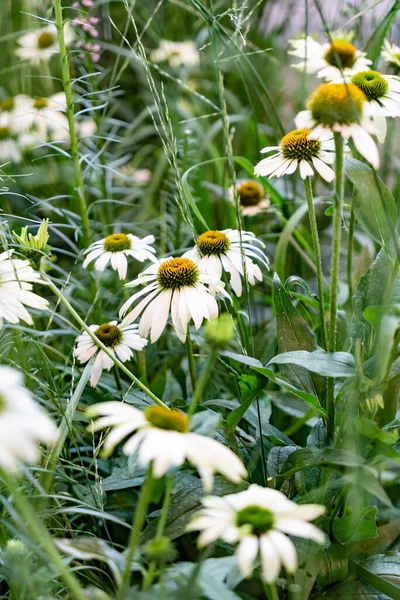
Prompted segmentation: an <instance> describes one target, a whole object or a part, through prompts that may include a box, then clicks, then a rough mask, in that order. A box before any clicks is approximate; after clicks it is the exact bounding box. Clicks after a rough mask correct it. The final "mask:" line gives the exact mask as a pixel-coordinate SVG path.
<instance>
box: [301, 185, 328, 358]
mask: <svg viewBox="0 0 400 600" xmlns="http://www.w3.org/2000/svg"><path fill="white" fill-rule="evenodd" d="M304 190H305V193H306V198H307V206H308V217H309V219H310V228H311V237H312V241H313V246H314V252H315V262H316V267H317V280H318V299H319V318H320V321H321V334H322V344H323V347H324V348H326V347H327V335H326V323H325V307H324V275H323V272H322V260H321V246H320V243H319V235H318V225H317V217H316V214H315V208H314V202H313V193H312V185H311V179H310V177H306V178H305V180H304Z"/></svg>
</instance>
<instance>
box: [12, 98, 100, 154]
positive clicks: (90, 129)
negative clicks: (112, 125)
mask: <svg viewBox="0 0 400 600" xmlns="http://www.w3.org/2000/svg"><path fill="white" fill-rule="evenodd" d="M65 111H66V99H65V94H64V92H58V93H57V94H53V95H52V96H49V97H47V98H39V97H37V98H32V97H30V96H27V95H25V94H19V95H18V96H14V97H9V98H3V99H2V100H0V161H1V162H6V161H12V162H19V161H20V160H21V153H22V152H23V151H24V150H28V149H30V148H34V147H36V146H39V145H41V144H42V143H43V142H48V141H58V142H60V141H62V142H65V141H68V140H69V126H68V119H67V117H66V114H65ZM95 130H96V123H95V121H94V120H93V119H90V118H86V119H83V120H81V121H78V122H77V133H78V135H79V136H80V137H81V138H84V137H90V136H91V135H93V133H94V132H95Z"/></svg>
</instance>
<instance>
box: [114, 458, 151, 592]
mask: <svg viewBox="0 0 400 600" xmlns="http://www.w3.org/2000/svg"><path fill="white" fill-rule="evenodd" d="M153 483H154V480H153V476H152V474H151V466H150V468H149V470H148V473H147V477H146V479H145V481H144V483H143V485H142V489H141V490H140V495H139V501H138V505H137V509H136V511H135V514H134V517H133V522H132V529H131V534H130V536H129V540H128V551H127V553H126V559H125V560H126V564H125V570H124V572H123V574H122V578H121V585H120V588H119V590H118V599H119V600H124V598H125V593H126V588H127V587H128V585H129V580H130V576H131V569H132V560H133V558H134V556H135V552H136V548H137V546H138V543H139V537H140V532H141V531H142V527H143V523H144V519H145V516H146V509H147V506H148V504H149V502H150V499H151V492H152V490H153Z"/></svg>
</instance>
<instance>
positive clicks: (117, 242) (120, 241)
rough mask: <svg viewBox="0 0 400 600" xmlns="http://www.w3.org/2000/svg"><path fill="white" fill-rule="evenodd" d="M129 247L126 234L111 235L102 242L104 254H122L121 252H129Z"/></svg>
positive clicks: (129, 241) (129, 243)
mask: <svg viewBox="0 0 400 600" xmlns="http://www.w3.org/2000/svg"><path fill="white" fill-rule="evenodd" d="M131 245H132V244H131V240H130V239H129V237H128V236H127V235H126V233H113V234H112V235H108V236H107V237H106V239H105V240H104V250H106V252H123V250H130V248H131Z"/></svg>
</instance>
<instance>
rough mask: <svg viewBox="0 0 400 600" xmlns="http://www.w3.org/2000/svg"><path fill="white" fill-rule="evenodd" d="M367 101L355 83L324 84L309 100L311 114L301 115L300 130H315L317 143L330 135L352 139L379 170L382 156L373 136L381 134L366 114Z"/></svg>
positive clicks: (308, 112) (305, 111)
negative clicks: (335, 133) (331, 133)
mask: <svg viewBox="0 0 400 600" xmlns="http://www.w3.org/2000/svg"><path fill="white" fill-rule="evenodd" d="M366 104H367V97H366V96H365V94H364V92H363V91H362V90H361V89H360V88H359V87H357V86H356V85H355V84H354V83H346V82H343V83H342V82H341V83H323V84H322V85H320V86H319V87H318V88H317V89H316V90H315V91H314V92H313V93H312V94H311V96H310V98H309V99H308V103H307V106H308V110H304V111H302V112H300V113H299V114H298V115H297V117H296V119H295V122H296V125H297V127H302V128H304V127H305V128H308V129H312V130H313V131H312V133H311V134H310V137H312V138H314V139H317V138H318V137H320V136H321V135H327V134H328V133H329V132H332V131H333V132H338V133H340V134H341V135H342V137H343V138H345V139H348V138H352V139H353V141H354V145H355V146H356V148H357V150H358V152H359V153H360V154H361V155H362V156H363V157H364V158H365V159H366V160H367V161H368V162H370V163H371V165H372V166H373V167H374V168H375V169H377V168H378V167H379V153H378V149H377V147H376V144H375V142H374V140H373V138H372V137H371V134H377V133H378V130H377V128H376V126H375V125H374V124H373V123H372V121H371V120H370V118H369V117H368V113H367V112H366Z"/></svg>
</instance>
